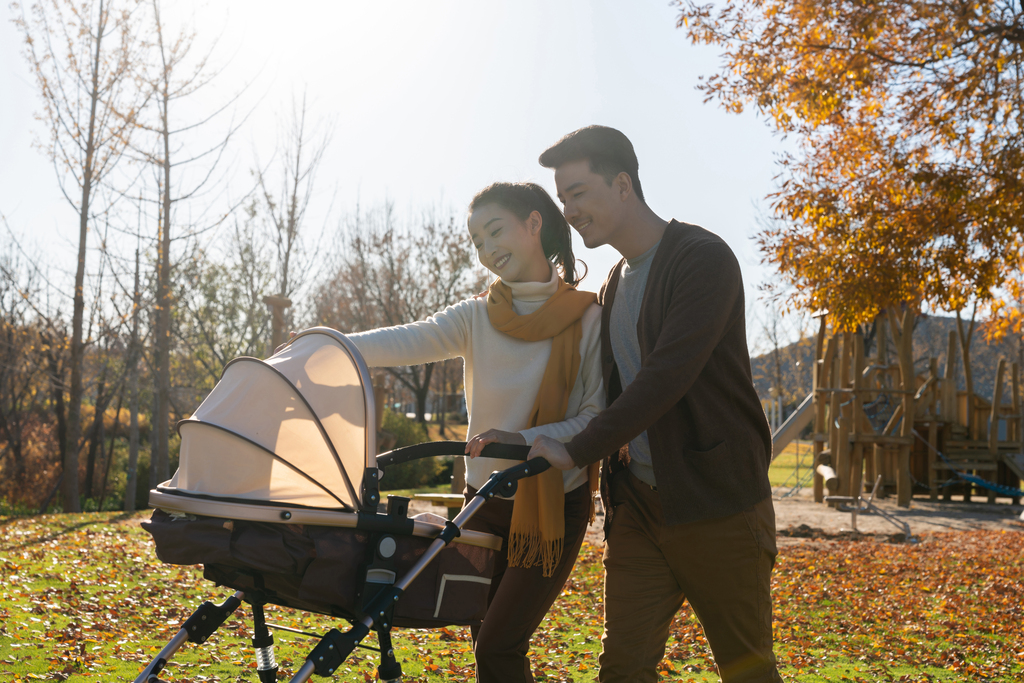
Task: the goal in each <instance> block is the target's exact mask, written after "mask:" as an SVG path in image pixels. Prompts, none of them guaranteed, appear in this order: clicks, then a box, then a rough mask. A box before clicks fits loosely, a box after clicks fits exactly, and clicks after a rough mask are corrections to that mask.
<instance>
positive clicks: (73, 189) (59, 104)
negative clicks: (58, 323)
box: [14, 0, 147, 512]
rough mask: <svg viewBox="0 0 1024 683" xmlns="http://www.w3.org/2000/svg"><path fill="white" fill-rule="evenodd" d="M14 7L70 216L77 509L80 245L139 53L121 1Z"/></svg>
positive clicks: (115, 152) (71, 469)
mask: <svg viewBox="0 0 1024 683" xmlns="http://www.w3.org/2000/svg"><path fill="white" fill-rule="evenodd" d="M14 7H15V9H16V10H22V11H21V14H20V16H17V17H16V18H15V20H14V21H15V23H16V24H17V25H18V27H19V28H20V29H21V31H22V33H23V34H24V36H25V45H26V47H25V51H24V53H25V57H26V58H27V59H28V61H29V63H30V64H31V66H32V69H33V71H34V74H35V77H36V84H37V86H38V88H39V92H40V95H41V97H42V101H43V112H42V118H43V120H44V121H45V122H46V124H47V127H48V131H47V138H46V139H45V141H42V142H41V144H40V146H41V147H42V148H43V149H44V150H45V151H46V153H47V155H48V156H49V157H50V159H51V160H52V161H53V165H54V169H55V171H56V172H57V178H58V180H59V182H60V188H61V191H62V192H63V194H64V197H65V199H67V201H68V203H69V204H71V206H72V207H73V208H74V209H75V211H76V212H77V214H78V264H77V267H76V270H75V289H74V310H73V315H72V323H71V340H70V359H69V365H70V370H71V383H70V389H69V396H68V416H67V435H66V439H67V443H66V445H65V462H64V471H65V472H66V473H68V476H65V477H64V484H63V486H64V507H65V509H66V510H68V511H75V512H77V511H79V510H80V509H81V504H80V502H79V495H78V477H77V476H76V473H77V472H78V450H79V441H80V438H81V408H82V394H83V387H82V360H83V357H84V352H85V346H86V344H87V340H86V339H85V338H84V337H83V317H84V311H85V292H84V289H85V274H86V243H87V238H88V232H89V225H90V222H91V221H92V219H93V217H94V216H95V214H96V213H98V212H97V211H96V210H95V206H94V205H93V202H94V199H95V198H96V194H97V190H98V188H99V187H100V185H101V184H102V183H103V182H104V181H105V180H106V178H107V176H108V175H109V174H110V173H111V172H112V171H113V169H114V167H115V166H116V165H117V163H118V161H119V160H120V159H121V157H122V155H123V152H124V151H125V149H126V147H127V145H128V144H129V141H130V138H131V135H132V132H133V130H134V126H135V118H136V116H137V114H138V112H139V110H140V109H141V108H142V107H143V106H144V104H145V100H146V97H147V93H146V91H145V90H140V89H138V88H136V87H134V85H135V82H134V78H133V76H134V69H135V68H136V67H137V65H138V62H139V59H140V58H141V54H142V47H141V45H140V43H139V41H138V40H137V36H138V34H139V32H138V30H137V19H136V15H135V13H134V12H133V11H132V9H133V8H132V5H131V4H130V3H128V2H122V1H121V0H95V1H93V0H79V1H75V0H51V1H49V2H45V3H44V2H35V3H33V4H32V5H31V6H30V7H29V9H28V12H27V13H26V12H25V11H24V9H23V8H21V7H20V6H19V5H17V4H15V6H14Z"/></svg>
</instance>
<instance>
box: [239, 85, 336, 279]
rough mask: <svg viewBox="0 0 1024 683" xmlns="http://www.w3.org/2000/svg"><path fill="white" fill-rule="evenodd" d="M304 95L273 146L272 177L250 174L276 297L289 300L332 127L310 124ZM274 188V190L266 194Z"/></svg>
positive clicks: (300, 275) (301, 266)
mask: <svg viewBox="0 0 1024 683" xmlns="http://www.w3.org/2000/svg"><path fill="white" fill-rule="evenodd" d="M308 115H309V109H308V105H307V102H306V93H305V92H303V94H302V101H301V103H297V102H295V100H294V99H293V100H292V111H291V115H290V116H289V118H288V120H287V122H286V124H285V126H284V128H285V130H284V134H283V136H282V138H283V139H282V140H281V141H280V142H279V144H278V151H277V157H278V160H277V164H276V165H277V166H278V172H277V177H276V178H271V177H269V176H268V174H267V172H266V171H265V170H264V169H261V168H260V167H259V163H258V162H257V165H256V170H255V171H254V174H255V176H256V182H257V186H258V194H259V196H260V200H261V204H262V205H263V209H264V210H265V212H266V214H267V216H269V218H270V227H271V239H272V241H273V243H274V247H275V250H276V255H277V263H276V265H277V268H276V280H277V281H276V283H275V284H276V294H277V295H278V296H281V297H286V298H290V297H291V296H292V294H294V293H295V291H297V290H298V289H300V288H301V287H302V285H303V284H304V278H305V276H306V275H307V274H308V273H309V267H308V266H309V263H308V259H307V255H306V253H305V252H304V250H303V248H302V247H303V245H302V229H303V227H304V224H305V220H306V211H307V210H308V208H309V203H310V200H311V199H312V197H313V191H314V188H315V185H316V174H317V171H318V170H319V168H320V163H321V161H322V160H323V156H324V152H325V151H326V150H327V145H328V144H329V143H330V140H331V135H332V133H333V126H332V125H331V124H330V123H329V122H325V121H319V122H316V123H314V124H312V125H311V124H310V122H309V121H308V120H307V117H308ZM273 186H276V189H272V187H273Z"/></svg>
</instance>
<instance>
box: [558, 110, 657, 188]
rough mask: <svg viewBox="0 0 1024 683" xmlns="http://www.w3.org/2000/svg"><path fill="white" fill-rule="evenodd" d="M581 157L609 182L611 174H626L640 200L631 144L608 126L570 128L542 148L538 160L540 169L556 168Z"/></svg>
mask: <svg viewBox="0 0 1024 683" xmlns="http://www.w3.org/2000/svg"><path fill="white" fill-rule="evenodd" d="M581 159H586V160H587V161H588V162H589V163H590V171H591V172H592V173H597V174H598V175H600V176H601V177H602V178H604V180H605V182H606V183H608V184H609V185H611V184H612V181H613V180H614V179H615V176H617V175H619V174H620V173H622V172H626V173H628V174H629V177H630V179H631V180H632V181H633V191H634V192H636V196H637V197H639V198H640V201H644V191H643V188H641V187H640V177H639V176H638V175H637V169H638V168H639V167H640V163H639V162H638V161H637V160H636V152H634V151H633V143H631V142H630V141H629V138H627V137H626V136H625V135H623V134H622V132H621V131H618V130H615V129H614V128H609V127H608V126H587V127H586V128H580V129H579V130H574V131H573V132H571V133H569V134H568V135H566V136H565V137H563V138H562V139H561V140H559V141H558V142H556V143H555V144H553V145H551V146H550V147H548V148H547V149H546V150H544V153H543V154H541V155H540V159H539V161H540V165H541V166H543V167H544V168H558V167H559V166H561V165H562V164H566V163H569V162H570V161H580V160H581Z"/></svg>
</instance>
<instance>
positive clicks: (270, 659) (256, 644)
mask: <svg viewBox="0 0 1024 683" xmlns="http://www.w3.org/2000/svg"><path fill="white" fill-rule="evenodd" d="M252 621H253V636H252V647H253V649H254V650H256V675H257V676H259V679H260V683H274V681H276V680H277V662H276V661H275V660H274V636H272V635H271V634H270V630H269V629H267V622H266V621H264V619H263V604H262V603H258V602H254V603H252Z"/></svg>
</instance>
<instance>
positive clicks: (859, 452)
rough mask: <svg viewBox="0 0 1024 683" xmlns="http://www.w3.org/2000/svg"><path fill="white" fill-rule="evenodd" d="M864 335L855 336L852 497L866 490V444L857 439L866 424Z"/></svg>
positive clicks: (851, 465)
mask: <svg viewBox="0 0 1024 683" xmlns="http://www.w3.org/2000/svg"><path fill="white" fill-rule="evenodd" d="M864 366H865V360H864V335H863V333H861V332H859V331H858V332H857V334H855V335H854V336H853V389H854V393H853V418H852V420H853V426H852V429H851V432H852V433H853V439H854V443H853V453H852V455H851V457H850V495H851V496H855V497H856V496H859V495H860V494H861V493H862V492H863V490H864V483H863V482H864V479H863V477H864V444H863V443H862V442H860V441H859V440H858V439H857V437H858V436H860V434H861V425H862V424H863V423H864V394H863V393H862V392H861V390H862V389H863V388H864Z"/></svg>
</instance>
